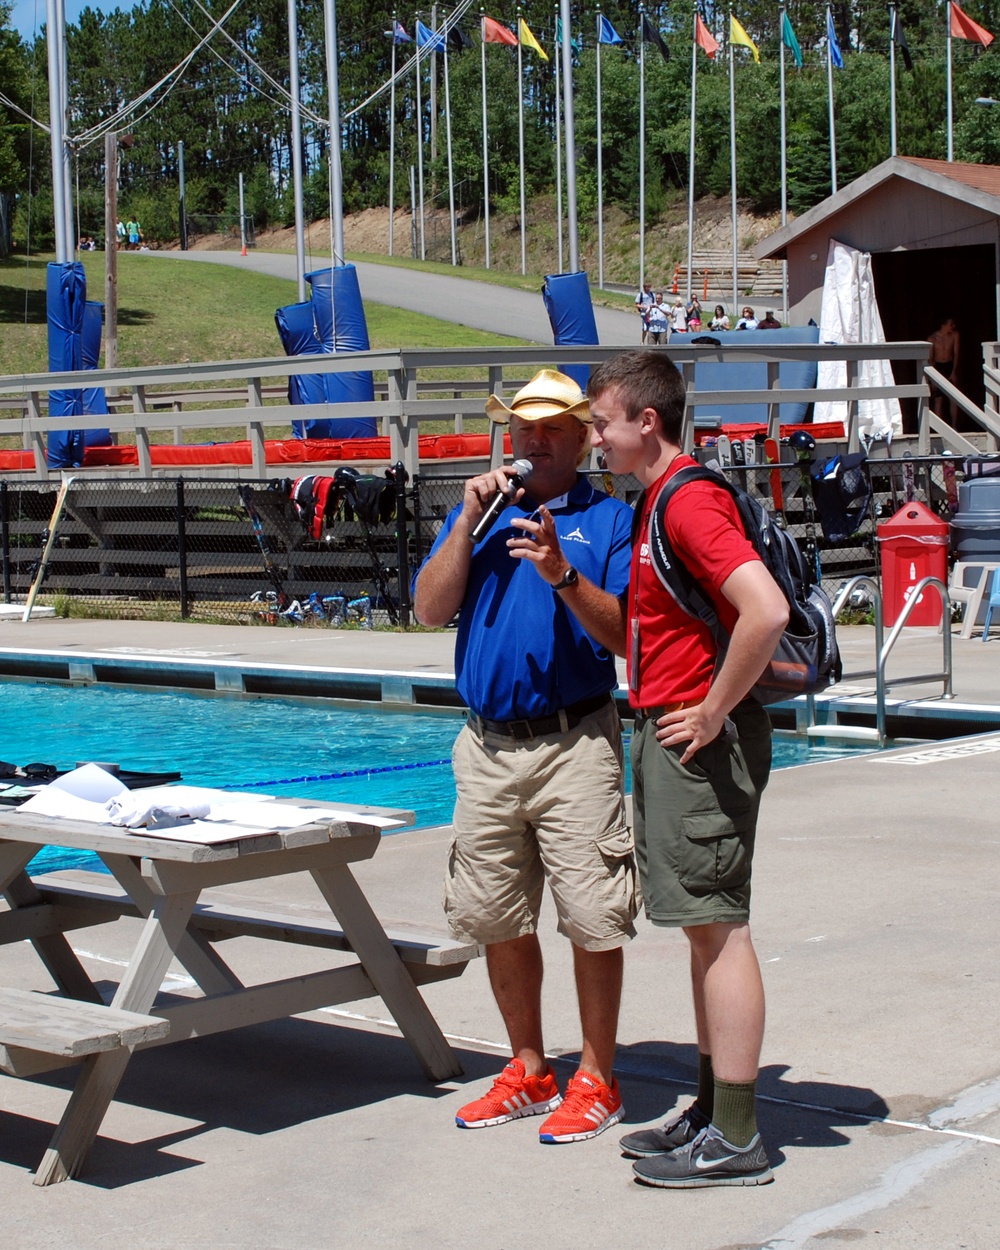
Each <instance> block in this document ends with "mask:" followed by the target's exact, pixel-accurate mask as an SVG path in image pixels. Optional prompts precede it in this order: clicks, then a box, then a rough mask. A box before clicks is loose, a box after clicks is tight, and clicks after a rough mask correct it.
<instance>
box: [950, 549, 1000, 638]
mask: <svg viewBox="0 0 1000 1250" xmlns="http://www.w3.org/2000/svg"><path fill="white" fill-rule="evenodd" d="M970 568H973V569H976V570H977V577H976V580H975V582H974V583H973V584H972V585H971V586H967V585H966V584H965V571H966V569H970ZM989 575H990V570H989V568H988V567H987V566H985V565H978V564H975V563H973V562H972V561H968V562H965V563H963V562H962V561H959V562H958V563H957V564H956V565H955V566H954V568H953V569H952V570H951V577H950V578H949V579H948V597H949V598H950V599H951V601H952V603H961V604H962V605H963V609H962V628H961V630H960V631H959V635H958V636H959V637H960V638H971V637H972V631H973V630H974V629H975V628H976V618H977V617H978V616H979V609H980V607H981V606H982V602H983V596H984V595H985V593H986V579H987V578H988V577H989ZM948 624H949V626H950V622H948ZM944 627H945V622H944V621H942V622H941V628H942V629H944Z"/></svg>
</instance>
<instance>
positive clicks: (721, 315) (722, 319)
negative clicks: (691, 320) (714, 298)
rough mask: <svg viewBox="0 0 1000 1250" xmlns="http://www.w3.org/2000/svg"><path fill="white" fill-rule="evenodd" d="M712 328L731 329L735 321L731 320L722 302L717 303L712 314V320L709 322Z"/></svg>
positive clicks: (709, 326)
mask: <svg viewBox="0 0 1000 1250" xmlns="http://www.w3.org/2000/svg"><path fill="white" fill-rule="evenodd" d="M708 328H709V329H710V330H731V329H732V328H733V323H732V322H731V321H730V320H729V316H728V314H727V313H726V310H725V309H724V308H723V307H722V305H721V304H716V305H715V312H714V313H713V314H712V320H711V321H710V322H709V323H708Z"/></svg>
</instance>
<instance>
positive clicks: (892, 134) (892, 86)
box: [889, 4, 897, 156]
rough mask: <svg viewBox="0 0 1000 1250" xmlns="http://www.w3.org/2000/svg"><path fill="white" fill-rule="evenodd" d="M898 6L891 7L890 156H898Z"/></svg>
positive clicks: (892, 5)
mask: <svg viewBox="0 0 1000 1250" xmlns="http://www.w3.org/2000/svg"><path fill="white" fill-rule="evenodd" d="M896 20H897V13H896V6H895V5H894V4H890V5H889V155H890V156H895V155H896Z"/></svg>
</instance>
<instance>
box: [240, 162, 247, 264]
mask: <svg viewBox="0 0 1000 1250" xmlns="http://www.w3.org/2000/svg"><path fill="white" fill-rule="evenodd" d="M239 179H240V251H241V252H242V253H243V255H244V256H245V255H246V254H247V232H246V210H245V207H244V202H243V175H242V174H240V175H239Z"/></svg>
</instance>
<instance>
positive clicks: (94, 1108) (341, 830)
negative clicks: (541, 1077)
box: [0, 799, 482, 1185]
mask: <svg viewBox="0 0 1000 1250" xmlns="http://www.w3.org/2000/svg"><path fill="white" fill-rule="evenodd" d="M268 802H269V803H270V804H271V805H272V806H271V807H270V808H269V809H268V810H270V811H272V812H273V813H274V819H275V821H276V827H275V828H274V829H273V830H267V831H265V832H264V833H262V834H256V835H253V836H237V837H234V839H233V840H231V841H217V840H213V841H211V843H210V844H202V843H199V842H196V841H182V840H180V839H179V838H178V839H177V840H174V839H173V838H172V837H171V836H170V833H171V831H170V830H169V829H167V830H164V831H162V833H161V834H160V835H159V836H146V835H145V834H144V833H143V832H142V831H134V830H130V829H127V828H117V827H114V826H111V825H103V824H93V823H89V822H86V821H77V820H72V819H66V818H60V817H55V816H48V815H42V814H40V813H37V812H24V811H22V810H19V809H16V808H13V809H9V810H0V893H2V894H3V896H4V897H5V898H6V900H7V904H8V906H7V909H6V910H0V958H2V947H3V946H4V945H7V944H10V943H13V942H21V941H24V940H26V939H27V940H28V941H30V942H31V943H32V945H33V946H34V948H35V951H36V952H37V953H38V955H39V957H40V959H41V961H42V963H43V964H44V965H45V967H46V968H47V970H48V972H49V974H50V976H51V977H52V979H53V980H54V982H55V985H56V987H57V990H58V994H55V995H54V994H51V993H37V992H33V991H26V990H25V989H24V988H22V987H17V988H14V987H11V988H2V986H3V984H4V977H3V975H2V972H0V1071H4V1072H7V1073H8V1074H10V1075H13V1076H23V1077H27V1076H33V1075H37V1074H39V1073H41V1072H45V1071H50V1070H52V1069H53V1068H56V1067H60V1066H62V1065H65V1064H71V1063H79V1064H81V1070H80V1074H79V1076H78V1078H77V1080H76V1084H75V1086H74V1088H73V1091H72V1094H71V1096H70V1099H69V1102H68V1104H67V1107H66V1110H65V1112H64V1114H63V1116H62V1119H61V1120H60V1122H59V1125H58V1127H57V1128H56V1131H55V1134H54V1136H53V1138H52V1141H51V1143H50V1145H49V1147H48V1149H47V1151H46V1152H45V1155H44V1158H43V1159H42V1162H41V1164H40V1166H39V1168H38V1171H37V1173H36V1175H35V1179H34V1183H35V1184H36V1185H49V1184H52V1183H54V1182H56V1181H62V1180H66V1179H67V1178H69V1177H72V1176H76V1175H77V1174H78V1173H79V1171H80V1168H81V1167H82V1165H83V1163H84V1160H85V1158H86V1156H87V1152H88V1150H89V1149H90V1147H91V1145H92V1144H93V1141H94V1139H95V1137H96V1136H97V1133H98V1131H99V1129H100V1127H101V1123H102V1121H103V1119H104V1116H105V1114H106V1112H107V1110H108V1107H109V1106H110V1104H111V1101H112V1099H113V1098H114V1096H115V1092H116V1090H117V1088H118V1085H119V1082H120V1081H121V1079H122V1076H123V1074H124V1072H125V1069H126V1067H127V1065H128V1062H129V1059H130V1057H131V1054H132V1051H133V1050H134V1049H135V1048H136V1047H141V1048H143V1049H146V1048H149V1047H155V1046H159V1045H162V1044H164V1043H167V1042H173V1041H178V1040H183V1039H184V1038H189V1037H195V1036H199V1037H201V1036H205V1035H207V1034H210V1033H215V1032H220V1031H224V1030H229V1029H235V1028H241V1027H243V1026H245V1025H248V1024H256V1023H261V1022H263V1021H268V1020H275V1019H281V1018H284V1017H286V1016H291V1015H296V1014H298V1013H301V1012H309V1011H315V1010H317V1009H319V1008H322V1007H330V1006H334V1005H336V1004H339V1003H344V1002H354V1001H357V1000H359V999H364V998H367V997H372V996H375V995H378V996H380V997H381V999H382V1001H383V1002H384V1003H385V1006H386V1008H387V1009H388V1011H389V1012H390V1013H391V1015H392V1016H393V1018H394V1019H395V1021H396V1023H397V1025H398V1026H399V1028H400V1031H401V1032H402V1034H403V1036H404V1037H405V1038H406V1040H407V1041H408V1042H409V1044H410V1046H411V1048H412V1050H413V1052H414V1054H415V1055H416V1058H417V1059H418V1061H419V1062H420V1064H421V1066H422V1067H423V1069H424V1071H425V1073H426V1074H427V1076H428V1077H429V1078H430V1079H431V1080H435V1081H440V1080H446V1079H449V1078H451V1077H454V1076H458V1075H460V1074H461V1071H462V1069H461V1065H460V1064H459V1061H458V1058H457V1056H456V1055H455V1053H454V1051H453V1050H452V1048H451V1047H450V1046H449V1044H448V1042H447V1041H446V1040H445V1037H444V1035H443V1034H442V1032H441V1030H440V1028H439V1026H438V1024H437V1022H436V1021H435V1020H434V1017H433V1016H432V1015H431V1012H430V1010H429V1009H428V1007H427V1005H426V1003H425V1002H424V1000H423V998H422V997H421V995H420V993H419V990H418V988H417V987H418V985H420V984H424V983H427V982H429V981H434V980H440V979H443V978H446V977H451V976H456V975H459V974H460V973H461V972H462V971H463V970H464V968H465V965H466V963H467V962H468V960H469V959H472V958H475V957H476V956H477V955H479V954H481V953H482V951H481V948H479V947H477V946H474V945H469V944H463V943H459V942H454V941H451V940H449V939H447V938H444V937H437V936H434V935H426V934H421V933H419V932H416V931H405V932H403V933H402V934H390V933H387V932H386V930H385V929H384V928H383V926H382V924H381V922H380V921H379V919H378V918H377V917H376V915H375V913H374V911H373V910H372V907H371V905H370V904H369V902H368V900H367V899H366V897H365V895H364V893H363V891H362V890H361V887H360V886H359V884H358V882H357V880H356V878H355V877H354V874H353V873H352V871H351V864H353V863H356V862H358V861H361V860H365V859H369V858H371V856H373V855H374V854H375V851H376V850H377V849H378V846H379V842H380V840H381V836H382V828H383V827H384V826H385V825H386V824H389V825H403V824H409V823H412V820H413V816H412V813H409V812H400V811H394V810H388V809H385V808H375V807H356V808H351V809H349V810H345V809H344V807H343V805H336V806H335V805H334V804H329V803H327V804H324V803H314V802H312V801H310V802H309V804H308V807H309V808H310V809H312V808H322V809H327V810H329V812H330V815H329V816H328V817H326V816H323V817H315V818H313V819H311V821H310V823H309V824H306V825H301V826H299V827H297V828H291V829H288V828H281V827H280V825H281V824H282V823H283V822H282V821H281V820H279V819H278V817H280V816H282V815H287V808H286V812H285V813H282V812H281V811H280V808H281V807H282V806H284V805H287V803H288V801H287V800H280V799H275V800H269V801H268ZM46 846H60V847H72V848H78V849H80V850H86V851H92V852H94V853H95V854H96V855H98V856H99V857H100V859H101V860H102V861H103V863H104V865H105V866H106V867H107V868H108V870H109V871H110V873H111V878H110V879H109V878H108V877H107V876H106V875H105V874H103V873H79V872H75V873H72V874H60V873H55V874H50V875H47V876H42V877H39V878H35V879H32V878H30V877H29V876H28V875H27V873H26V871H25V869H26V866H27V864H28V863H29V861H30V860H31V859H32V858H33V857H34V855H35V854H36V853H37V852H38V851H39V850H41V849H42V848H44V847H46ZM294 872H308V873H310V874H311V876H312V878H313V879H314V881H315V882H316V884H317V886H318V887H319V890H320V893H321V894H322V896H323V899H324V900H325V902H326V904H327V906H328V907H329V912H330V915H329V917H327V915H326V913H325V912H324V913H323V914H322V916H321V917H315V916H314V917H311V918H305V919H304V918H303V916H302V915H301V914H298V915H293V916H283V915H278V914H275V913H272V912H269V911H260V910H258V911H246V910H244V909H238V908H235V907H231V906H228V905H226V903H225V902H224V901H223V902H219V901H218V900H214V901H212V902H201V901H199V900H200V896H201V895H202V892H203V891H204V890H206V889H212V888H214V887H220V886H225V885H229V884H232V883H237V882H247V881H253V880H263V879H266V878H270V877H278V876H282V875H285V874H288V873H294ZM124 915H131V916H137V917H140V918H142V919H143V920H144V923H143V925H142V928H141V931H140V934H139V938H138V941H137V942H136V944H135V948H134V950H133V951H132V953H131V956H130V957H129V960H128V965H127V967H126V969H125V971H124V974H123V976H122V979H121V982H120V984H119V985H118V988H117V991H116V992H115V994H114V997H113V999H112V1001H111V1002H110V1003H108V1004H106V1003H105V1002H104V1001H103V999H102V998H101V996H100V994H99V993H98V991H97V988H96V987H95V985H94V983H93V981H92V980H91V978H90V977H89V976H88V974H87V972H86V971H85V969H84V967H83V965H82V964H81V963H80V961H79V959H78V958H77V956H76V955H75V953H74V952H73V949H72V947H71V945H70V943H69V941H68V940H67V937H66V934H67V933H68V932H70V931H71V930H73V929H79V928H85V927H90V926H92V925H95V924H99V923H103V922H107V921H114V920H117V919H118V918H119V917H121V916H124ZM236 936H250V937H257V938H266V939H272V940H279V941H284V942H290V943H301V944H305V945H310V946H314V947H316V946H319V947H325V948H328V949H330V950H335V951H345V950H346V951H352V952H353V953H354V955H355V956H356V957H357V958H356V960H355V961H353V962H349V963H344V962H343V961H342V960H341V961H339V962H338V963H336V965H335V966H332V967H330V968H326V969H323V970H320V971H318V972H311V973H308V974H305V975H302V974H301V973H300V974H298V975H292V976H289V977H287V978H284V979H281V980H277V981H270V982H268V983H266V984H260V985H245V984H244V983H243V982H242V981H241V980H240V979H239V978H238V977H237V976H236V974H235V973H234V972H233V971H232V969H231V968H230V967H229V966H228V965H227V963H226V962H225V960H224V959H223V958H222V956H221V954H220V953H219V951H218V949H217V947H218V945H219V944H220V943H221V942H223V941H225V940H226V939H228V938H231V937H236ZM175 956H176V958H177V959H178V960H179V962H180V963H181V964H183V965H184V967H185V968H186V969H187V970H188V972H189V973H190V975H191V977H192V978H193V980H194V981H195V982H196V983H197V985H198V987H199V989H200V995H199V996H191V997H184V998H183V999H180V1000H179V999H177V998H176V997H175V998H171V999H169V1000H168V1001H165V1002H164V1003H162V1004H160V1005H158V1004H157V995H158V992H159V990H160V986H161V983H162V981H163V978H164V974H165V973H166V971H167V968H168V965H169V964H170V961H171V959H172V958H173V957H175Z"/></svg>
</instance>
